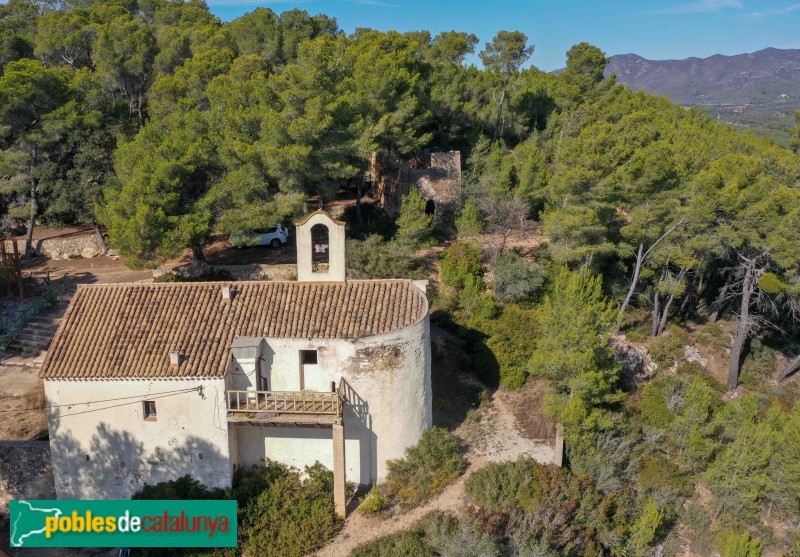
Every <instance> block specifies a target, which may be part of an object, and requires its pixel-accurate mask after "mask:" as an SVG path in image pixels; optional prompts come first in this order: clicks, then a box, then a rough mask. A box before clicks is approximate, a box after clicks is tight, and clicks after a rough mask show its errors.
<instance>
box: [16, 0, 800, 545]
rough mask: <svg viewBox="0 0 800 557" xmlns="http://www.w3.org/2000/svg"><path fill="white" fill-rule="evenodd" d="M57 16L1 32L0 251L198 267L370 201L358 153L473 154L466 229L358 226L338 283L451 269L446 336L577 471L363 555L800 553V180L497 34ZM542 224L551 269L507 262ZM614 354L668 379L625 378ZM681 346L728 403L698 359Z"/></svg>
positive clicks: (590, 53)
mask: <svg viewBox="0 0 800 557" xmlns="http://www.w3.org/2000/svg"><path fill="white" fill-rule="evenodd" d="M60 6H61V7H60V8H58V9H54V8H53V7H52V6H51V5H50V4H47V3H41V4H40V3H35V2H30V1H27V0H9V2H8V3H6V4H3V5H0V64H2V69H1V72H2V75H1V76H0V148H2V153H0V213H2V215H3V222H2V226H3V229H4V231H11V230H16V231H19V230H21V229H22V228H24V227H27V230H28V231H29V234H30V231H32V229H33V227H34V226H36V225H37V224H48V225H55V226H58V225H70V224H81V223H83V224H90V225H96V226H97V227H98V228H99V227H100V226H102V227H106V228H107V230H108V242H109V245H110V247H113V248H114V249H116V250H118V251H119V252H120V253H122V254H123V255H124V256H126V258H127V261H128V262H129V264H131V265H139V266H141V265H148V264H151V263H153V262H157V261H160V260H163V259H165V258H170V257H174V256H176V255H178V254H180V253H181V252H183V251H184V250H187V249H191V252H192V254H193V256H194V258H195V259H197V260H202V259H203V257H204V255H203V245H204V242H205V241H206V240H207V239H208V237H209V236H210V235H211V234H213V233H225V234H232V233H241V232H246V231H248V230H251V229H255V228H260V227H266V226H269V225H272V224H274V223H276V222H279V221H282V220H284V219H287V218H291V217H296V216H298V215H300V214H301V213H302V212H303V211H304V210H305V209H306V201H307V199H308V198H309V197H312V196H320V199H321V203H325V201H326V200H330V199H332V198H333V197H334V195H335V192H336V191H337V190H339V189H340V188H342V187H345V186H349V185H352V184H357V183H360V181H361V180H362V176H363V174H364V172H365V171H366V169H367V167H368V164H369V159H370V154H371V153H372V152H374V151H375V150H376V149H385V150H388V151H393V152H395V153H397V154H399V155H401V156H406V155H410V154H413V153H416V152H419V151H421V150H424V149H430V150H450V149H454V150H460V151H461V153H462V159H463V160H465V161H466V167H465V169H464V196H463V200H462V201H463V203H462V207H461V210H460V214H459V216H458V218H457V219H456V221H455V223H453V224H452V226H443V227H441V229H435V228H434V227H433V224H432V222H431V219H430V217H425V214H424V213H425V204H424V201H422V199H421V198H420V197H419V195H415V194H411V195H409V196H408V197H407V198H406V199H405V200H404V203H403V210H402V211H401V214H400V217H399V218H398V219H397V220H396V221H391V220H390V219H388V218H386V217H380V216H377V212H375V211H372V212H371V211H369V210H368V209H369V208H371V209H374V207H373V206H369V207H366V206H365V207H364V211H363V212H364V215H365V216H363V218H362V215H361V214H359V217H358V218H356V217H355V216H353V215H347V216H348V218H349V217H350V216H352V217H353V218H352V219H350V222H349V224H350V233H351V236H352V237H351V239H350V241H349V244H348V267H349V271H350V272H351V273H352V275H353V276H360V277H396V276H415V275H416V274H418V273H420V272H421V270H420V269H419V266H420V261H419V253H420V251H421V250H423V249H424V248H426V247H430V246H431V245H433V244H435V243H441V244H443V245H447V248H446V249H445V250H444V253H443V255H442V259H441V273H440V277H439V278H440V280H439V281H438V285H437V292H436V294H435V296H434V313H433V316H432V319H433V322H434V324H435V326H437V327H439V328H441V329H442V330H444V331H446V332H447V333H448V334H449V335H451V337H448V338H453V339H456V341H457V342H456V343H455V344H456V345H457V346H456V348H457V349H458V351H459V353H460V354H461V355H462V357H463V358H462V360H463V361H462V363H463V362H467V363H468V364H467V365H466V367H469V368H471V369H472V370H473V371H474V372H475V374H476V376H477V377H478V378H479V379H480V380H481V381H482V382H483V383H484V384H485V385H486V386H487V387H488V388H490V389H493V388H496V387H497V386H498V385H500V386H502V387H503V388H508V389H519V388H523V387H524V386H525V385H530V384H531V383H533V382H541V383H542V384H544V385H546V388H547V390H548V393H549V394H548V396H547V397H546V401H547V403H546V407H547V408H546V411H547V412H548V414H549V415H550V417H552V418H553V419H554V420H556V421H558V422H560V423H562V424H563V425H564V431H565V439H566V444H567V455H568V460H569V471H562V470H555V471H554V470H551V469H549V468H548V469H546V470H545V471H542V470H540V469H539V468H537V467H536V466H535V465H534V464H532V463H527V462H524V461H522V462H520V463H515V464H509V465H507V466H508V468H502V465H498V466H501V467H500V468H490V469H488V470H487V471H485V472H483V471H482V474H484V475H483V476H478V477H477V479H474V480H471V481H470V482H469V483H468V486H467V487H468V491H469V493H470V495H471V497H472V502H473V503H474V505H475V506H476V509H471V510H469V511H466V512H465V514H464V516H462V517H461V518H458V519H452V518H448V519H441V518H436V517H434V519H431V520H430V521H428V522H427V523H426V524H423V525H421V526H420V527H419V528H418V529H417V530H415V531H414V532H408V533H406V534H404V536H405V537H403V538H402V539H400V540H399V541H398V540H388V541H387V540H384V541H382V542H381V543H383V544H384V545H378V546H375V547H372V548H364V549H363V551H362V552H361V553H359V554H360V555H382V556H386V555H398V556H399V555H515V556H522V555H526V556H533V555H542V556H544V555H556V554H558V555H586V556H590V555H591V556H596V555H652V554H654V552H656V549H657V547H661V549H660V550H659V551H661V552H662V553H660V554H662V555H663V554H664V553H663V551H664V547H665V546H664V545H663V544H666V547H667V548H668V549H667V553H666V554H669V555H671V554H678V553H670V551H673V550H675V551H677V549H676V548H679V549H680V550H681V551H683V550H685V549H686V547H687V544H690V543H695V545H692V549H691V551H693V552H695V553H694V554H699V555H712V554H714V552H715V551H719V552H720V554H723V555H725V556H729V557H733V556H739V555H747V556H750V555H760V554H761V547H764V548H768V549H769V551H770V552H771V553H769V554H770V555H787V556H788V555H800V536H798V531H797V524H798V521H799V520H800V405H798V404H797V401H796V396H797V393H798V391H797V389H796V388H795V386H794V385H795V383H796V382H797V378H795V377H792V374H793V372H795V371H796V370H797V367H798V366H800V356H798V354H800V342H798V334H800V248H798V246H800V186H799V184H800V156H798V155H797V154H795V153H794V152H793V151H791V150H788V149H785V148H782V147H779V146H776V145H775V144H774V143H772V142H771V141H770V140H769V139H764V138H756V137H754V136H752V135H750V134H747V133H739V132H736V131H733V130H732V129H730V128H729V127H726V126H721V125H718V124H717V123H715V122H714V121H713V120H712V119H711V118H710V117H709V116H707V115H706V114H704V113H703V112H700V111H698V110H694V109H685V108H683V107H681V106H677V105H674V104H672V103H670V102H669V101H668V100H666V99H665V98H662V97H656V96H652V95H648V94H645V93H644V92H633V91H632V90H631V89H630V88H628V87H626V86H623V85H619V84H617V83H616V82H615V80H614V79H613V78H608V77H604V69H605V68H606V65H607V62H608V60H607V58H606V56H605V54H604V53H603V52H601V51H600V50H599V49H598V48H596V47H594V46H591V45H589V44H586V43H581V44H578V45H575V46H574V47H572V48H571V49H570V50H569V52H567V53H566V69H565V71H563V72H561V73H559V74H558V75H552V74H547V73H544V72H541V71H539V70H538V69H536V68H535V67H531V68H528V69H524V70H523V69H522V67H523V66H524V65H526V62H527V61H528V60H529V58H530V56H531V54H532V51H533V47H532V46H531V43H530V42H529V38H528V37H526V36H525V35H524V34H522V33H520V32H513V31H501V32H499V33H498V34H497V35H496V36H495V37H494V38H493V39H492V40H491V41H490V42H489V43H486V44H485V45H483V46H482V47H481V46H479V45H478V40H477V38H476V37H475V36H473V35H470V34H465V33H460V32H457V31H452V32H446V33H442V34H439V35H437V36H435V37H432V36H431V34H430V33H428V32H426V31H419V32H413V33H405V34H401V33H396V32H379V31H375V30H371V29H358V30H356V31H355V32H354V33H352V34H349V35H348V34H346V33H344V32H342V31H341V30H339V29H338V27H337V23H336V20H335V19H334V18H332V17H328V16H324V15H316V16H311V15H309V14H308V13H306V12H304V11H301V10H291V11H286V12H283V13H281V14H276V13H274V12H272V11H271V10H269V9H266V8H259V9H256V10H255V11H253V12H251V13H249V14H247V15H244V16H242V17H240V18H238V19H236V20H233V21H231V22H229V23H225V24H223V23H222V22H221V21H220V20H219V19H218V18H216V17H215V16H213V15H212V14H211V13H210V12H209V10H208V8H207V7H206V5H205V4H204V3H203V2H201V1H196V0H193V1H190V2H185V3H184V2H181V1H168V0H140V1H138V2H137V1H136V0H129V1H120V2H111V1H109V2H91V1H89V2H81V3H74V4H73V3H65V4H61V5H60ZM476 51H477V52H478V53H479V57H480V60H481V62H482V68H477V67H474V66H466V65H465V63H464V61H465V58H466V57H467V56H468V55H469V54H471V53H474V52H476ZM359 209H361V207H360V206H359ZM530 221H535V222H536V223H539V224H540V226H541V232H542V234H543V236H544V238H545V241H544V242H543V243H542V245H541V246H539V247H538V248H537V249H536V250H534V253H532V254H531V253H525V254H522V253H518V252H517V251H515V250H512V249H510V248H509V247H508V245H507V243H506V241H505V239H506V238H507V237H508V236H510V235H512V234H513V233H514V232H515V231H517V230H519V229H520V228H521V227H522V226H523V225H524V224H525V223H529V222H530ZM484 233H491V234H494V235H495V236H498V237H501V238H502V239H503V241H502V242H501V243H500V244H499V245H498V246H497V247H496V248H495V249H492V250H482V249H480V247H479V243H478V241H477V238H478V237H480V235H481V234H484ZM31 247H32V246H31V242H30V236H29V241H28V245H27V250H28V252H30V251H31ZM612 341H613V343H615V344H614V346H618V345H619V344H620V343H621V344H625V343H634V344H636V345H637V346H641V347H645V348H646V349H647V350H648V351H649V353H650V358H651V360H653V361H654V362H657V363H658V364H659V366H658V368H657V369H656V370H655V371H653V372H652V373H650V374H649V375H647V374H645V376H642V375H636V374H634V373H630V372H626V370H624V369H623V368H622V367H621V366H620V364H619V363H618V362H617V360H618V359H619V354H618V353H615V350H614V349H613V347H612V344H611V343H612ZM696 343H700V344H702V345H703V346H712V347H713V348H714V349H715V350H716V351H717V352H718V353H719V354H722V357H723V358H724V360H725V370H724V372H723V377H721V378H720V377H716V378H715V377H713V374H711V373H709V372H708V371H707V370H705V369H704V368H702V367H701V366H700V365H698V364H697V363H692V362H690V361H687V360H686V358H685V354H684V350H685V347H688V346H689V345H692V344H696ZM787 378H788V379H787ZM720 379H722V382H720ZM450 394H451V395H452V396H453V397H455V396H457V395H458V393H456V392H455V389H454V392H453V393H450ZM448 396H449V395H448ZM429 460H432V461H435V460H436V459H429ZM428 464H430V462H428ZM409 466H411V465H409ZM412 472H413V470H412ZM412 472H409V474H412ZM475 475H476V476H477V473H476V474H475ZM531 477H536V478H537V480H536V482H531V481H530V478H531ZM514 482H517V483H516V484H515V483H514ZM537 482H539V483H537ZM537 485H547V486H548V489H546V490H545V489H542V488H540V487H536V486H537ZM420 491H424V489H420ZM513 493H517V494H518V495H513ZM265 512H266V511H265ZM298 512H300V511H298ZM265 520H266V522H268V523H276V522H275V521H274V520H273V517H267V519H265ZM276 524H277V523H276ZM254 532H255V531H254ZM751 538H752V539H751ZM255 539H257V533H254V534H253V540H255ZM316 541H317V542H319V540H316ZM401 542H402V543H401ZM254 543H255V542H254ZM402 544H410V545H406V546H403V545H402ZM437 544H438V545H437ZM447 544H450V545H447ZM660 544H661V545H660ZM670 544H672V545H670ZM404 547H405V548H406V549H403V548H404ZM409 547H410V548H412V549H408V548H409ZM446 547H449V548H450V550H449V551H450V552H449V553H448V552H447V551H448V550H445V549H443V548H446ZM453 547H457V548H459V551H458V552H455V553H454V552H452V548H453ZM392 548H394V549H392ZM465 548H466V549H465ZM670 548H671V549H670ZM720 548H722V549H720ZM731 548H733V549H731ZM467 549H469V551H471V552H468V551H467ZM392 551H394V553H393V552H392ZM403 551H405V552H403ZM737 551H738V552H737ZM286 554H290V553H286Z"/></svg>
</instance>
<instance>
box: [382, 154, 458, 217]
mask: <svg viewBox="0 0 800 557" xmlns="http://www.w3.org/2000/svg"><path fill="white" fill-rule="evenodd" d="M368 179H370V180H371V181H372V187H373V193H374V194H375V197H376V198H377V199H378V200H379V201H380V203H381V206H382V207H383V209H384V210H385V211H386V213H387V214H388V215H390V216H393V217H395V216H397V215H398V214H400V205H401V204H402V201H403V196H404V195H407V194H408V192H409V191H410V189H411V187H412V186H416V188H417V189H418V190H419V193H420V194H421V195H422V198H423V199H425V200H426V201H429V200H432V201H433V202H434V208H435V211H434V218H435V220H436V222H437V223H442V222H448V221H449V222H452V220H453V218H454V216H455V212H456V211H457V210H458V206H459V203H460V200H461V152H460V151H446V152H440V153H431V152H423V153H420V154H418V155H415V156H413V157H411V158H410V159H408V160H404V159H401V158H399V157H398V156H397V155H396V154H394V153H389V152H387V151H378V152H375V153H373V155H372V161H371V165H370V172H369V174H368Z"/></svg>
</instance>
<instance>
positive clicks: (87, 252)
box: [6, 233, 101, 259]
mask: <svg viewBox="0 0 800 557" xmlns="http://www.w3.org/2000/svg"><path fill="white" fill-rule="evenodd" d="M6 249H7V250H9V251H11V250H12V249H13V247H12V245H11V240H6ZM17 249H18V250H19V252H20V253H23V252H24V251H25V240H17ZM33 250H34V251H35V252H36V253H37V254H38V255H43V256H45V257H47V258H50V259H77V258H79V257H82V258H84V259H89V258H92V257H97V256H98V255H100V254H101V251H100V246H99V245H98V243H97V237H96V236H95V235H94V233H91V234H83V235H80V236H67V237H65V238H60V237H55V238H46V239H44V240H34V242H33Z"/></svg>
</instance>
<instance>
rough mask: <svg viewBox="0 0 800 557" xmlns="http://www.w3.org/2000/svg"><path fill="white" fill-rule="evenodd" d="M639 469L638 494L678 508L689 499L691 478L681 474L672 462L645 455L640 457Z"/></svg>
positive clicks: (663, 458)
mask: <svg viewBox="0 0 800 557" xmlns="http://www.w3.org/2000/svg"><path fill="white" fill-rule="evenodd" d="M641 462H642V464H641V468H640V469H639V472H638V474H636V484H637V487H638V488H639V492H640V493H642V494H644V495H647V496H648V497H652V498H653V499H656V500H658V501H661V502H668V503H670V504H672V505H674V506H676V507H677V506H679V504H680V503H682V501H683V500H684V499H685V498H687V497H691V496H692V493H693V492H694V484H693V481H692V478H691V476H689V475H687V474H686V473H684V472H682V471H681V470H680V469H679V468H678V467H677V466H676V465H675V463H674V462H672V460H670V459H669V458H665V457H664V455H658V456H656V455H653V454H647V455H644V456H643V457H642V461H641Z"/></svg>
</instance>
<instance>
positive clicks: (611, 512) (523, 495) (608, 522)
mask: <svg viewBox="0 0 800 557" xmlns="http://www.w3.org/2000/svg"><path fill="white" fill-rule="evenodd" d="M466 490H467V494H468V495H469V496H470V498H471V499H472V501H473V502H474V503H475V504H476V505H479V506H480V507H482V508H483V509H485V510H488V511H493V512H501V513H511V515H512V516H515V517H517V518H516V521H515V522H516V524H518V525H519V527H521V530H520V531H519V534H524V536H525V537H526V538H528V539H532V540H544V541H546V542H548V544H550V545H553V549H556V550H558V554H559V555H607V554H618V553H620V551H611V548H612V547H614V548H615V550H621V549H622V548H619V547H618V545H617V544H618V541H617V540H623V539H627V537H628V535H629V534H630V516H629V514H628V511H627V510H626V509H627V508H630V507H632V506H633V505H632V502H631V501H630V500H628V499H627V498H625V497H624V496H621V495H614V494H609V495H604V494H603V493H601V492H599V491H598V490H597V489H596V488H594V487H593V486H592V484H591V482H589V481H588V480H587V479H586V478H581V477H578V476H575V475H573V474H572V473H570V472H569V471H568V470H566V469H564V468H557V467H555V466H543V465H541V464H539V463H537V462H535V461H534V460H532V459H529V458H523V459H520V460H517V461H514V462H504V463H497V464H490V465H488V466H486V467H484V468H481V469H480V470H476V471H475V472H474V473H473V474H472V475H471V476H470V477H469V479H468V480H467V482H466ZM623 493H624V492H623Z"/></svg>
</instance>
